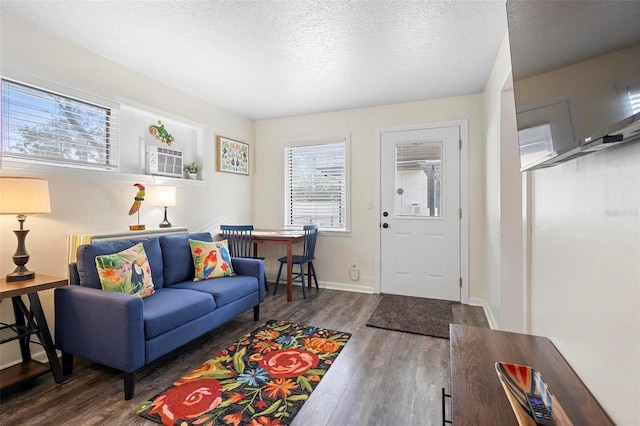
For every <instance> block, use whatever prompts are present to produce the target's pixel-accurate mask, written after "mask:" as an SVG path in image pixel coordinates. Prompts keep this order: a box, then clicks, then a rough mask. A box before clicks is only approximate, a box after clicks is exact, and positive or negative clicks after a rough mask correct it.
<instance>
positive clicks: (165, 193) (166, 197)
mask: <svg viewBox="0 0 640 426" xmlns="http://www.w3.org/2000/svg"><path fill="white" fill-rule="evenodd" d="M156 204H157V205H158V206H161V207H164V220H163V221H162V222H161V223H160V225H158V226H159V227H160V228H171V223H170V222H169V221H168V220H167V207H175V205H176V187H175V186H156Z"/></svg>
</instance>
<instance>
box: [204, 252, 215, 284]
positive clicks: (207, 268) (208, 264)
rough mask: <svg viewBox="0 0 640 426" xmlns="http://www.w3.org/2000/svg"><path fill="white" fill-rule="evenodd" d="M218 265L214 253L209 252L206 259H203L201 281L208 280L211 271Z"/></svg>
mask: <svg viewBox="0 0 640 426" xmlns="http://www.w3.org/2000/svg"><path fill="white" fill-rule="evenodd" d="M217 264H218V256H216V251H215V250H211V251H210V252H209V254H208V255H207V257H205V258H204V266H203V268H202V277H203V278H202V279H204V280H206V279H209V276H210V275H211V274H212V273H213V270H214V269H216V265H217Z"/></svg>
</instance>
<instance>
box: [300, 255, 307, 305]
mask: <svg viewBox="0 0 640 426" xmlns="http://www.w3.org/2000/svg"><path fill="white" fill-rule="evenodd" d="M300 280H301V281H302V298H303V299H306V298H307V287H305V285H304V263H301V264H300Z"/></svg>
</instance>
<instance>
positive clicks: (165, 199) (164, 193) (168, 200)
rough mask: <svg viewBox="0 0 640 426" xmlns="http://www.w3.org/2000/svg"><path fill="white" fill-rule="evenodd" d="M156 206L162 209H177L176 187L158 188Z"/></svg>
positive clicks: (156, 190)
mask: <svg viewBox="0 0 640 426" xmlns="http://www.w3.org/2000/svg"><path fill="white" fill-rule="evenodd" d="M155 192H156V205H158V206H161V207H175V205H176V187H175V186H156V189H155Z"/></svg>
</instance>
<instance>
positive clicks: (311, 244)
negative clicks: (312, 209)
mask: <svg viewBox="0 0 640 426" xmlns="http://www.w3.org/2000/svg"><path fill="white" fill-rule="evenodd" d="M302 229H303V230H304V249H303V252H302V253H303V257H304V259H305V261H306V262H309V261H311V260H313V259H315V252H316V240H317V239H318V229H319V226H318V224H312V225H305V226H304V227H303V228H302Z"/></svg>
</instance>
